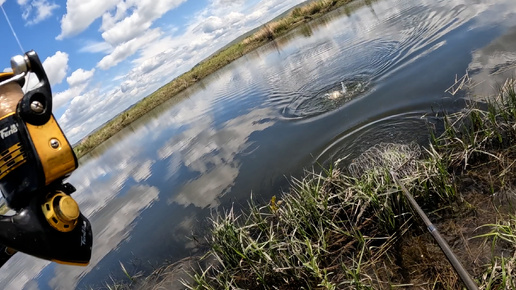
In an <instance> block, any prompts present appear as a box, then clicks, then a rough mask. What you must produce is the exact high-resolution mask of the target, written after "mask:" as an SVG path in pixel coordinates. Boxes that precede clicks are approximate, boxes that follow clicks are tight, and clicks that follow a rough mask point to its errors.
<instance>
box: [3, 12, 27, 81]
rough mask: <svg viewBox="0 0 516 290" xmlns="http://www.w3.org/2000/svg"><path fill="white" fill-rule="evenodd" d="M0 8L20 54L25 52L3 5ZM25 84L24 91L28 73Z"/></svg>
mask: <svg viewBox="0 0 516 290" xmlns="http://www.w3.org/2000/svg"><path fill="white" fill-rule="evenodd" d="M0 8H2V12H3V13H4V16H5V20H7V24H9V28H11V32H12V33H13V35H14V38H15V39H16V42H17V43H18V47H19V48H20V50H21V53H22V55H24V54H25V49H23V46H22V45H21V42H20V39H19V38H18V35H16V32H15V31H14V28H13V25H12V24H11V21H10V20H9V17H7V13H5V9H4V5H3V4H0ZM26 78H27V79H26V81H25V83H26V85H25V91H28V90H29V81H30V74H27V76H26Z"/></svg>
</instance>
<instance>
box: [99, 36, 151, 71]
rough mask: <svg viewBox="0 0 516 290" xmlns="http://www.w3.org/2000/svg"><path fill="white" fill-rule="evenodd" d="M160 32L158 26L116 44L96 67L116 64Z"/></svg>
mask: <svg viewBox="0 0 516 290" xmlns="http://www.w3.org/2000/svg"><path fill="white" fill-rule="evenodd" d="M160 34H161V30H160V29H159V28H156V29H153V30H150V31H147V33H146V34H145V35H143V36H141V37H137V38H134V39H131V40H130V41H127V42H124V43H123V44H121V45H119V46H117V47H116V48H115V50H113V52H112V53H111V54H108V55H106V56H105V57H104V58H102V59H101V60H100V61H99V63H98V64H97V67H99V68H101V69H103V70H106V69H108V68H110V67H113V66H115V65H117V64H118V63H120V62H121V61H123V60H125V59H126V58H128V57H129V56H131V55H133V54H134V53H135V52H136V51H138V49H140V48H142V47H144V46H145V45H147V44H148V43H152V42H153V41H154V40H156V39H158V38H159V36H160Z"/></svg>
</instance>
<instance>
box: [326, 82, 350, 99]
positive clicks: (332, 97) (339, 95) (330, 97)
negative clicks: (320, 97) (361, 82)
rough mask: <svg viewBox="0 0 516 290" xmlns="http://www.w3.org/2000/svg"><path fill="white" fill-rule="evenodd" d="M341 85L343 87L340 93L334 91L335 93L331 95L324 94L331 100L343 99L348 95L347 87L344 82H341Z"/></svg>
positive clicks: (330, 93)
mask: <svg viewBox="0 0 516 290" xmlns="http://www.w3.org/2000/svg"><path fill="white" fill-rule="evenodd" d="M340 85H341V86H342V90H340V91H333V92H329V93H326V94H324V95H325V96H326V97H327V98H328V99H330V100H337V99H340V98H342V97H343V96H345V95H346V93H347V91H348V90H347V88H346V86H345V85H344V82H340Z"/></svg>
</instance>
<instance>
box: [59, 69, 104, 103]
mask: <svg viewBox="0 0 516 290" xmlns="http://www.w3.org/2000/svg"><path fill="white" fill-rule="evenodd" d="M94 73H95V69H94V68H93V69H91V70H89V71H85V70H83V69H81V68H80V69H78V70H76V71H74V72H73V73H72V74H71V75H70V76H69V77H68V78H66V81H67V82H68V85H69V86H70V87H69V89H68V90H66V91H63V92H59V93H57V94H55V95H54V97H53V101H54V103H53V104H54V108H60V107H62V106H63V105H65V104H66V103H68V101H70V100H71V99H73V98H74V97H77V96H79V95H80V94H82V92H84V90H85V89H86V88H87V87H88V84H89V81H90V80H91V78H92V77H93V74H94Z"/></svg>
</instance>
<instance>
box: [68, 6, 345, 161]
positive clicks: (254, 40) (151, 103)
mask: <svg viewBox="0 0 516 290" xmlns="http://www.w3.org/2000/svg"><path fill="white" fill-rule="evenodd" d="M351 1H352V0H320V1H313V2H310V3H308V4H306V5H304V6H301V7H297V8H295V9H293V10H292V11H291V12H290V13H289V14H288V15H287V16H286V17H284V18H283V19H280V20H277V21H273V22H270V23H268V24H266V25H264V26H263V27H262V28H261V29H259V30H258V31H257V32H256V33H254V34H253V35H251V36H249V37H247V38H245V39H244V40H242V41H241V42H238V43H236V44H234V45H232V46H230V47H227V48H225V49H223V50H221V51H219V52H218V53H216V54H215V55H212V56H210V57H209V58H207V59H206V60H203V61H202V62H200V63H199V64H198V65H196V66H195V67H194V68H192V69H191V70H190V71H188V72H186V73H184V74H182V75H181V76H179V77H177V78H176V79H174V80H172V81H171V82H170V83H168V84H166V85H164V86H163V87H161V88H160V89H158V90H157V91H155V92H154V93H152V94H151V95H149V96H147V97H146V98H144V99H142V100H141V101H140V102H138V103H137V104H136V105H135V106H133V107H132V108H130V109H129V110H127V111H126V112H124V113H122V114H120V115H118V116H117V117H115V118H114V119H113V120H111V121H110V122H108V123H107V124H106V125H104V126H103V127H102V128H100V129H99V130H97V131H96V132H94V133H92V134H91V135H89V136H88V137H86V138H85V139H84V140H83V141H82V142H81V143H80V144H78V145H77V146H75V147H74V151H75V153H76V154H77V156H78V157H79V158H80V157H81V156H83V155H84V154H86V153H88V152H90V151H91V150H93V149H94V148H95V147H97V146H98V145H100V144H101V143H102V142H104V141H106V140H107V139H109V138H110V137H111V136H113V135H114V134H116V133H117V132H119V131H120V130H121V129H123V128H124V127H126V126H127V125H129V124H131V123H132V122H133V121H135V120H137V119H138V118H140V117H141V116H143V115H145V114H146V113H148V112H149V111H151V110H152V109H154V108H155V107H157V106H158V105H160V104H162V103H163V102H165V101H167V100H169V99H170V98H172V97H174V96H175V95H177V94H178V93H180V92H182V91H183V90H185V89H186V88H188V87H190V86H191V85H193V84H195V83H196V82H198V81H199V80H201V79H203V78H205V77H206V76H208V75H210V74H211V73H213V72H215V71H217V70H218V69H220V68H222V67H224V66H226V65H227V64H229V63H230V62H232V61H234V60H235V59H237V58H239V57H241V56H243V55H245V54H246V53H248V52H249V51H252V50H254V49H256V48H257V47H260V46H262V45H264V44H265V43H267V42H269V41H272V40H274V39H275V38H276V37H279V36H281V35H283V34H285V33H286V32H288V31H290V30H292V29H294V28H295V27H297V26H299V25H301V24H303V23H305V22H307V21H310V20H311V19H314V18H317V17H320V16H321V15H324V14H325V13H327V12H329V11H331V10H333V9H336V8H338V7H340V6H342V5H344V4H346V3H349V2H351Z"/></svg>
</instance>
